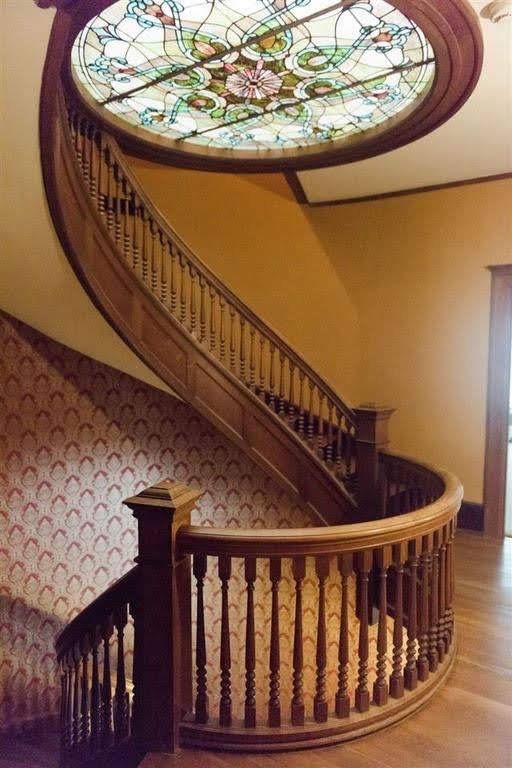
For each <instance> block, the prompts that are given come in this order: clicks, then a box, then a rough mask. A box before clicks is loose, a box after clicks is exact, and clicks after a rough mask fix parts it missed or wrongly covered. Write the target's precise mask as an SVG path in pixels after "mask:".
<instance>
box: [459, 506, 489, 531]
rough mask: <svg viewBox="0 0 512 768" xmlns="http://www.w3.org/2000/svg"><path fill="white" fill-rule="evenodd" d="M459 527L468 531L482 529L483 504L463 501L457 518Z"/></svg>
mask: <svg viewBox="0 0 512 768" xmlns="http://www.w3.org/2000/svg"><path fill="white" fill-rule="evenodd" d="M457 525H458V527H459V528H464V529H465V530H468V531H482V532H483V530H484V505H483V504H480V503H479V502H476V501H463V502H462V504H461V507H460V512H459V516H458V518H457Z"/></svg>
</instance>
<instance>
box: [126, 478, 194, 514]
mask: <svg viewBox="0 0 512 768" xmlns="http://www.w3.org/2000/svg"><path fill="white" fill-rule="evenodd" d="M202 494H203V491H201V490H196V489H194V488H190V487H189V486H188V485H185V484H184V483H179V482H177V481H176V480H171V479H170V478H165V479H164V480H160V481H159V482H158V483H156V484H155V485H152V486H150V487H149V488H145V489H144V490H143V491H141V492H140V493H138V494H137V495H136V496H131V497H130V498H129V499H125V501H124V502H123V503H124V504H126V506H127V507H130V509H132V510H133V511H134V514H135V517H136V516H137V511H138V510H141V509H150V508H151V507H154V508H156V509H167V510H169V511H173V510H177V509H183V508H185V507H186V508H189V507H191V506H192V505H193V504H194V502H195V501H196V500H197V499H198V498H199V497H200V496H202Z"/></svg>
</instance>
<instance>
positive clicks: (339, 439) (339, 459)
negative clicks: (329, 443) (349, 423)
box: [335, 408, 345, 480]
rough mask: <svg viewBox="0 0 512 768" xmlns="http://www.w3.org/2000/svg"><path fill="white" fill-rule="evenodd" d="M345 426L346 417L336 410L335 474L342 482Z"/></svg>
mask: <svg viewBox="0 0 512 768" xmlns="http://www.w3.org/2000/svg"><path fill="white" fill-rule="evenodd" d="M344 425H345V417H344V416H343V414H342V413H341V411H340V410H338V408H336V459H335V474H336V477H337V478H338V479H340V480H342V479H343V477H344V474H345V473H344V472H343V429H344Z"/></svg>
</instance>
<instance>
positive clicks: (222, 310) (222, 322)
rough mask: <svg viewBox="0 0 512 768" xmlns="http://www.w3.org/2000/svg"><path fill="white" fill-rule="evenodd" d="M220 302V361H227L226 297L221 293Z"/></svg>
mask: <svg viewBox="0 0 512 768" xmlns="http://www.w3.org/2000/svg"><path fill="white" fill-rule="evenodd" d="M219 304H220V361H221V363H224V364H225V363H226V299H225V298H224V296H223V295H222V294H219Z"/></svg>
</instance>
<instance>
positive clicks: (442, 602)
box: [437, 526, 447, 661]
mask: <svg viewBox="0 0 512 768" xmlns="http://www.w3.org/2000/svg"><path fill="white" fill-rule="evenodd" d="M446 533H447V527H446V526H444V527H443V528H442V530H441V536H440V540H441V547H440V550H439V604H438V607H439V623H438V632H437V653H438V656H439V661H444V656H445V653H446V649H447V645H446V631H445V614H446Z"/></svg>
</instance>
